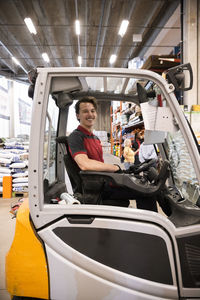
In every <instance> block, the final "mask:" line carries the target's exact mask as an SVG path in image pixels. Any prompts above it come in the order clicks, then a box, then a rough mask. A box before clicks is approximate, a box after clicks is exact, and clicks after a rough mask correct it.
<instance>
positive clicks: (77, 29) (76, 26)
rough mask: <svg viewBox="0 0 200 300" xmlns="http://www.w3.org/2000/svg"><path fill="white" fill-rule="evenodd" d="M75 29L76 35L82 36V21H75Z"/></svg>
mask: <svg viewBox="0 0 200 300" xmlns="http://www.w3.org/2000/svg"><path fill="white" fill-rule="evenodd" d="M75 29H76V34H77V35H80V33H81V29H80V21H79V20H76V21H75Z"/></svg>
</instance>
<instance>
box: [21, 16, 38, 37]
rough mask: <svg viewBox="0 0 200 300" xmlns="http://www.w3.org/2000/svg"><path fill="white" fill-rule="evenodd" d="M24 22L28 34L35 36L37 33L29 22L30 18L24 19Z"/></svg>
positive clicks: (30, 21)
mask: <svg viewBox="0 0 200 300" xmlns="http://www.w3.org/2000/svg"><path fill="white" fill-rule="evenodd" d="M24 22H25V23H26V26H27V27H28V30H29V31H30V33H33V34H36V33H37V31H36V29H35V26H34V25H33V22H32V20H31V18H25V19H24Z"/></svg>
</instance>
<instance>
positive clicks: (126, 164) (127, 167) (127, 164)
mask: <svg viewBox="0 0 200 300" xmlns="http://www.w3.org/2000/svg"><path fill="white" fill-rule="evenodd" d="M132 165H134V163H131V162H125V163H124V168H125V170H128V169H129V167H130V166H132Z"/></svg>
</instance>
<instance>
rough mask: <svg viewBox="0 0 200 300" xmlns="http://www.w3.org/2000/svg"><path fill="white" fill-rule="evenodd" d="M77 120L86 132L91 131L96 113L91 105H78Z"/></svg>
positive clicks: (87, 103)
mask: <svg viewBox="0 0 200 300" xmlns="http://www.w3.org/2000/svg"><path fill="white" fill-rule="evenodd" d="M77 118H78V119H79V121H80V125H81V126H83V127H84V128H86V129H87V130H90V129H92V127H93V126H94V124H95V121H96V118H97V112H96V110H95V108H94V105H93V104H92V103H89V102H86V103H80V107H79V114H77Z"/></svg>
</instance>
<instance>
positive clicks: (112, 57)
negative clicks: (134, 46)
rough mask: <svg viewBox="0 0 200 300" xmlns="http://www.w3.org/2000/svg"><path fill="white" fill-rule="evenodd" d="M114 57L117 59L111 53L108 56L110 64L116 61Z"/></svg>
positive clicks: (115, 56)
mask: <svg viewBox="0 0 200 300" xmlns="http://www.w3.org/2000/svg"><path fill="white" fill-rule="evenodd" d="M116 59H117V55H116V54H112V55H111V57H110V60H109V62H110V64H111V65H112V64H113V63H114V62H115V61H116Z"/></svg>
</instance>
